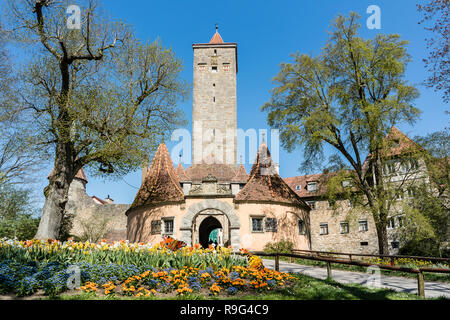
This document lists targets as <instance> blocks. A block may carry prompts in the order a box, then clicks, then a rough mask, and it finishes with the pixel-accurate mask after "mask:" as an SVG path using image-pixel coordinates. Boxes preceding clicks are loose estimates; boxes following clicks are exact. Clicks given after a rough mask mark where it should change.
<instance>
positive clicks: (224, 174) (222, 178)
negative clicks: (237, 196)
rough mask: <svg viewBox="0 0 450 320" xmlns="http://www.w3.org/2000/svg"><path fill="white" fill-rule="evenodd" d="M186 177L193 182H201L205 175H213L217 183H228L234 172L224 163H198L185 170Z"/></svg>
mask: <svg viewBox="0 0 450 320" xmlns="http://www.w3.org/2000/svg"><path fill="white" fill-rule="evenodd" d="M185 172H186V175H187V176H188V177H190V178H191V180H192V181H193V182H201V181H202V179H203V178H204V177H206V176H207V175H213V176H214V177H216V178H217V181H218V182H230V181H231V179H233V178H234V176H235V175H236V172H235V171H234V169H233V168H232V166H230V165H228V164H224V163H206V162H202V163H198V164H193V165H192V166H190V167H189V168H186V170H185Z"/></svg>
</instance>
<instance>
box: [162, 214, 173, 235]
mask: <svg viewBox="0 0 450 320" xmlns="http://www.w3.org/2000/svg"><path fill="white" fill-rule="evenodd" d="M163 223H164V234H173V225H174V219H173V218H168V219H163Z"/></svg>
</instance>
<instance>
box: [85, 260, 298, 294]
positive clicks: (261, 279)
mask: <svg viewBox="0 0 450 320" xmlns="http://www.w3.org/2000/svg"><path fill="white" fill-rule="evenodd" d="M292 280H293V277H292V276H290V275H289V274H286V273H281V272H277V271H274V270H270V269H267V268H265V269H263V270H261V271H258V270H255V269H251V268H248V267H241V266H234V267H231V268H230V269H228V268H223V269H220V270H217V271H214V270H213V269H212V268H206V269H202V270H200V269H198V268H191V267H185V268H183V269H181V270H180V269H166V270H160V271H158V270H147V271H145V272H143V273H141V274H138V275H134V276H131V277H129V278H127V279H126V280H125V281H123V282H120V281H116V282H114V281H108V282H107V283H104V284H103V285H101V284H99V283H96V282H87V283H86V285H84V286H82V287H80V290H82V291H84V292H96V293H98V294H102V295H114V294H117V295H124V296H135V297H140V296H158V295H165V294H174V293H175V294H177V295H185V294H187V293H192V292H197V293H203V294H208V295H213V296H215V295H235V294H237V293H239V292H249V291H250V292H251V291H253V292H263V291H270V290H273V289H274V288H277V287H278V288H279V287H283V286H285V285H286V283H290V281H292Z"/></svg>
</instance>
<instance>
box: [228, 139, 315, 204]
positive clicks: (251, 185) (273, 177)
mask: <svg viewBox="0 0 450 320" xmlns="http://www.w3.org/2000/svg"><path fill="white" fill-rule="evenodd" d="M235 200H238V201H270V202H282V203H288V204H296V205H301V206H302V207H304V208H309V207H308V205H307V204H306V203H305V202H304V201H303V200H302V199H301V198H300V197H299V196H298V195H297V194H296V193H295V192H294V191H293V190H292V189H291V188H290V187H289V186H288V185H287V184H286V182H284V180H283V179H282V178H281V177H280V176H279V175H278V173H277V171H276V169H275V165H274V162H273V160H272V157H271V156H270V152H269V148H268V147H267V145H266V144H265V143H263V144H261V146H260V147H259V150H258V155H257V156H256V161H255V163H254V164H253V167H252V170H251V171H250V177H249V178H248V182H247V184H246V185H245V186H244V188H242V190H241V191H240V192H239V193H238V194H237V195H236V197H235Z"/></svg>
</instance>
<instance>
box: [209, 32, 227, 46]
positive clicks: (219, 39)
mask: <svg viewBox="0 0 450 320" xmlns="http://www.w3.org/2000/svg"><path fill="white" fill-rule="evenodd" d="M209 43H210V44H221V43H224V42H223V39H222V37H221V36H220V34H219V32H218V31H216V33H214V35H213V37H212V38H211V40H210V41H209Z"/></svg>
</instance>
